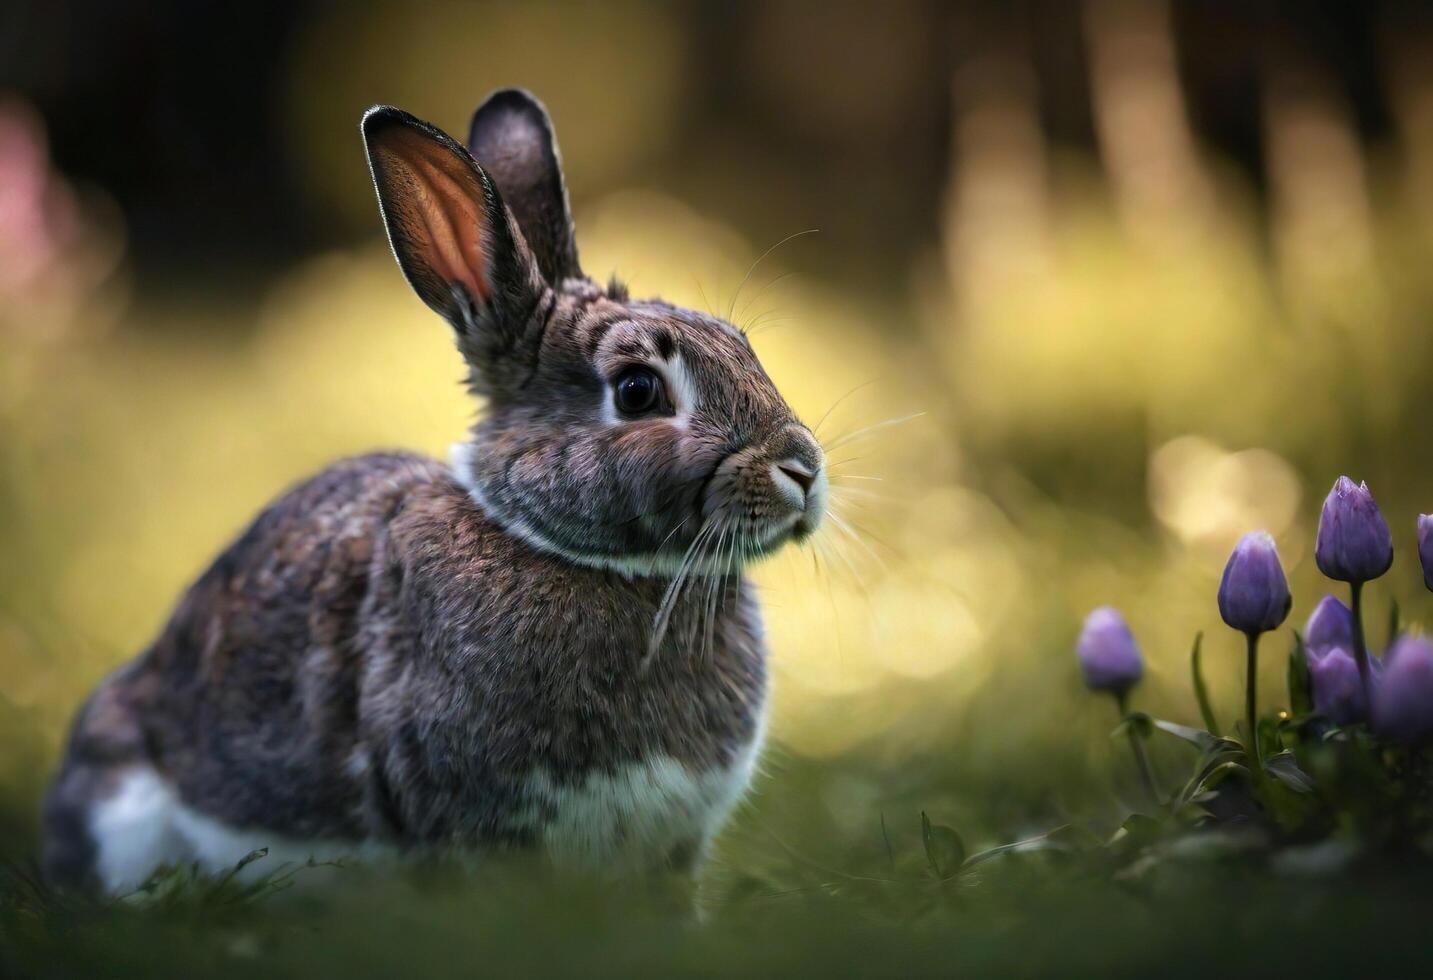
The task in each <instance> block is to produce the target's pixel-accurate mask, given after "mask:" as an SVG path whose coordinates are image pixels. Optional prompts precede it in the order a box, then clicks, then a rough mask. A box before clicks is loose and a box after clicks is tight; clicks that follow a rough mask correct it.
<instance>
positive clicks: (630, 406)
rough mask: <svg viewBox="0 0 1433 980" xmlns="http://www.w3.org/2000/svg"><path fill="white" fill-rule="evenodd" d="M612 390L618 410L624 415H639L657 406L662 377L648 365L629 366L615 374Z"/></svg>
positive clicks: (660, 393)
mask: <svg viewBox="0 0 1433 980" xmlns="http://www.w3.org/2000/svg"><path fill="white" fill-rule="evenodd" d="M613 392H614V397H615V399H616V401H617V409H618V411H620V412H622V413H623V414H624V415H640V414H641V413H643V412H650V411H651V410H652V409H654V408H656V407H657V403H658V402H659V401H660V400H661V396H662V379H661V378H659V377H658V376H657V372H656V371H653V370H652V369H651V368H649V367H630V368H628V369H627V370H625V371H623V372H622V373H621V374H619V375H618V376H617V381H616V383H615V384H614V385H613Z"/></svg>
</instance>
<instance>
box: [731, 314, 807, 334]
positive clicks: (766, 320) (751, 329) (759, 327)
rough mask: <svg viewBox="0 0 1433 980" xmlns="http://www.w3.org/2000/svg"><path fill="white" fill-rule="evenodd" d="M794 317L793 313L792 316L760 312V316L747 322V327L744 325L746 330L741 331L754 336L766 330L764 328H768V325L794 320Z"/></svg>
mask: <svg viewBox="0 0 1433 980" xmlns="http://www.w3.org/2000/svg"><path fill="white" fill-rule="evenodd" d="M795 319H796V317H795V316H794V315H793V316H768V315H766V314H762V315H761V316H759V317H757V318H756V319H755V320H753V321H752V322H751V323H750V324H748V325H747V327H746V330H745V331H743V332H744V333H745V334H746V335H747V336H748V337H754V336H756V335H757V334H759V333H761V332H762V331H763V330H766V329H767V328H769V327H773V326H775V325H777V324H778V323H788V322H790V321H792V320H795Z"/></svg>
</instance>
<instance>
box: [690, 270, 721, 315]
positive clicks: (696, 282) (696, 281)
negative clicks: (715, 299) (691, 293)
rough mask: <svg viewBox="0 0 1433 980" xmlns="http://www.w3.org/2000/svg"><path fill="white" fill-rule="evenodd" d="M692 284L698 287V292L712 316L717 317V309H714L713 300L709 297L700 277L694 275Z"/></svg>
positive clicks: (703, 304)
mask: <svg viewBox="0 0 1433 980" xmlns="http://www.w3.org/2000/svg"><path fill="white" fill-rule="evenodd" d="M692 285H693V286H696V287H697V293H698V295H700V296H701V298H702V306H703V307H704V308H705V309H706V311H707V313H708V314H709V315H710V316H712V317H715V316H716V310H714V309H712V304H711V301H710V300H708V299H707V291H706V290H705V289H703V288H702V283H701V280H700V279H698V278H697V277H696V276H692Z"/></svg>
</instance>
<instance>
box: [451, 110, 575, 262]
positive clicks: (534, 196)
mask: <svg viewBox="0 0 1433 980" xmlns="http://www.w3.org/2000/svg"><path fill="white" fill-rule="evenodd" d="M468 152H469V153H471V154H472V155H473V159H475V160H477V161H478V163H479V164H481V165H482V167H483V169H484V170H486V171H487V172H488V173H489V174H491V175H492V178H493V181H494V182H495V183H496V184H497V185H498V190H499V191H500V192H501V193H502V196H503V200H504V201H506V202H507V206H508V207H509V208H510V209H511V210H512V213H513V217H514V218H516V219H517V224H518V227H519V228H521V229H522V235H523V238H525V239H526V240H527V244H528V247H529V248H531V249H532V254H533V257H534V258H535V259H536V260H537V266H538V268H539V269H541V270H542V275H543V278H545V279H546V280H547V281H548V282H549V283H550V284H551V285H553V286H554V287H557V288H561V287H562V280H564V279H567V278H569V277H574V276H581V275H582V270H581V268H580V267H579V266H578V264H577V241H576V238H575V236H574V234H573V229H572V212H571V209H570V208H569V207H568V203H567V186H566V184H564V183H563V180H562V159H561V157H560V156H559V155H558V152H557V140H556V138H554V136H553V135H552V121H551V120H550V119H549V118H548V116H547V110H546V109H544V108H543V106H542V103H541V102H539V101H537V99H535V98H534V97H533V96H532V94H531V93H529V92H526V91H524V90H522V89H519V88H508V89H501V90H499V91H497V92H494V93H493V94H492V95H490V96H488V99H487V101H486V102H484V103H483V104H482V105H481V106H480V107H479V108H478V111H477V112H476V113H474V114H473V125H472V128H471V129H470V130H469V131H468Z"/></svg>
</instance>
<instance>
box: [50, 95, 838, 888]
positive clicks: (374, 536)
mask: <svg viewBox="0 0 1433 980" xmlns="http://www.w3.org/2000/svg"><path fill="white" fill-rule="evenodd" d="M362 132H363V139H364V143H365V146H366V148H367V153H368V160H369V165H370V167H371V169H372V173H373V180H374V184H375V186H376V188H377V192H378V201H379V206H380V210H381V212H382V217H383V221H384V224H385V226H386V228H387V232H388V237H389V241H390V242H391V243H392V246H393V252H394V254H395V256H396V257H397V259H398V264H399V266H400V267H401V268H402V270H403V274H404V275H405V276H406V277H407V279H408V282H409V283H410V284H411V285H412V287H413V289H414V290H415V291H416V292H417V293H418V295H419V296H420V297H421V298H422V299H423V301H424V302H426V303H427V304H428V305H429V306H430V307H432V308H433V309H434V310H436V311H437V312H438V313H440V314H441V315H442V316H443V317H444V318H445V319H446V320H447V321H448V322H449V323H450V324H451V325H452V327H453V329H454V330H455V336H456V338H457V343H458V349H459V351H460V352H461V353H462V355H463V357H464V358H465V360H466V362H467V365H468V379H469V384H470V386H471V388H472V390H473V391H474V393H476V394H477V395H480V396H482V397H483V399H484V400H485V401H486V404H487V409H486V412H485V414H484V416H483V417H482V419H481V420H480V421H479V422H478V423H477V425H476V426H475V428H474V430H473V432H472V434H471V436H470V438H469V439H468V441H467V442H465V443H464V444H462V445H461V446H460V447H459V448H458V449H457V450H456V451H455V453H454V461H453V465H451V466H445V465H442V464H440V463H438V462H436V461H434V460H431V459H425V458H422V457H419V456H413V455H406V454H397V453H385V454H377V455H371V456H364V457H361V458H358V459H351V460H347V461H345V462H341V463H338V464H336V465H334V466H332V467H330V468H329V469H327V470H325V471H324V472H322V473H320V474H319V475H318V476H316V477H314V478H313V479H311V480H309V481H308V482H306V483H304V484H302V485H300V486H299V487H297V488H296V489H294V490H291V491H290V492H288V493H287V494H285V495H284V496H283V497H281V498H280V499H279V500H278V501H277V502H276V503H274V504H273V505H272V506H270V507H269V508H268V509H267V510H265V511H264V512H263V513H262V514H260V515H259V517H258V519H257V520H256V521H255V522H254V523H253V525H252V526H250V527H249V529H248V530H246V531H245V532H244V533H243V535H242V536H240V537H239V539H238V540H237V541H236V542H234V543H233V544H232V545H231V546H230V547H229V548H228V549H227V550H226V551H225V552H224V553H223V554H222V555H220V556H219V558H218V560H217V561H215V562H214V564H213V565H212V566H211V567H210V568H209V569H208V571H206V572H205V573H204V574H203V575H202V576H201V577H200V578H199V580H198V581H197V582H196V583H195V584H194V585H193V586H192V587H191V588H190V589H189V591H188V592H187V593H186V594H185V595H184V597H183V598H182V599H181V600H180V602H179V606H178V608H177V609H176V610H175V612H174V614H173V616H172V617H171V619H170V620H169V623H168V625H167V626H165V628H164V631H163V632H162V633H161V634H160V636H159V638H158V639H157V640H156V641H155V642H154V644H153V645H152V646H151V647H150V648H149V649H148V650H146V651H145V652H144V653H143V654H141V655H140V656H139V657H138V658H137V659H136V660H134V661H132V662H131V663H129V664H127V665H126V666H124V667H122V668H120V669H119V670H118V671H116V672H115V673H114V674H113V675H112V676H110V677H109V678H108V679H106V680H105V681H104V682H103V683H102V684H101V685H100V687H99V689H98V690H96V691H95V693H94V694H93V695H92V696H91V697H90V699H89V701H88V703H87V704H86V705H85V706H84V708H83V709H82V710H81V711H80V713H79V716H78V718H77V719H76V721H75V724H74V729H73V732H72V734H71V736H70V740H69V745H68V750H67V753H66V756H65V760H64V764H63V767H62V768H61V770H60V772H59V774H58V776H57V777H56V778H55V781H54V784H53V786H52V787H51V789H50V791H49V794H48V796H47V798H46V801H45V808H44V824H45V846H44V863H45V867H46V869H47V872H48V874H49V875H50V876H51V877H52V878H53V879H54V880H55V881H57V882H62V883H66V884H72V885H75V886H79V887H89V888H97V889H102V890H104V891H108V892H111V893H117V892H123V891H126V890H128V889H132V888H134V887H137V886H138V885H140V884H142V883H143V882H144V881H145V880H146V879H147V878H148V877H149V876H150V875H151V874H152V873H153V871H154V870H155V869H156V868H157V867H158V866H160V865H161V864H165V863H179V862H196V863H197V864H198V865H199V866H200V867H202V868H206V869H210V870H220V869H225V868H228V867H231V866H232V865H234V863H235V862H237V861H239V860H240V859H241V858H243V857H244V856H245V855H246V854H248V853H249V852H250V851H252V850H254V849H257V848H259V847H268V848H269V849H270V855H269V858H268V859H267V860H264V861H260V862H257V864H256V865H255V867H258V868H260V869H262V868H264V867H269V868H272V867H276V866H278V864H279V862H280V861H282V860H289V859H302V858H305V857H308V856H318V857H322V856H330V855H342V854H354V853H357V854H362V853H368V852H380V853H384V852H390V853H415V852H416V853H433V852H435V851H450V850H458V851H482V850H484V849H491V848H505V847H520V848H533V849H537V850H539V851H541V852H543V853H545V854H546V855H548V856H549V857H550V858H551V859H552V860H553V861H555V862H556V863H558V864H561V865H564V866H569V867H578V868H586V869H596V870H599V871H608V870H611V871H616V872H622V871H641V870H647V869H661V868H679V869H684V870H685V869H690V868H693V867H695V865H696V863H697V861H698V860H699V859H700V856H701V855H702V853H703V850H704V848H705V845H706V843H707V842H708V841H709V840H710V839H711V837H712V835H713V833H714V832H715V831H716V830H717V828H718V827H719V826H720V824H721V823H722V821H723V819H724V818H725V816H726V815H727V814H728V812H729V811H730V810H731V808H732V806H733V805H734V804H735V802H736V801H737V799H738V798H739V797H740V796H741V794H742V792H743V791H744V789H745V787H746V785H747V782H748V780H749V778H750V775H751V771H752V766H753V763H754V760H755V758H756V755H757V753H758V751H759V750H760V746H761V740H762V730H763V719H764V716H765V711H766V666H765V664H766V650H765V646H764V642H763V638H762V627H761V621H760V617H759V613H758V609H757V604H756V600H755V598H754V596H753V594H752V587H751V585H750V584H749V583H748V582H747V581H746V579H745V578H744V577H743V575H742V569H743V567H744V566H745V565H746V564H747V563H749V562H750V561H752V560H753V559H756V558H758V557H760V556H762V555H764V554H767V553H769V552H771V551H773V550H774V549H776V548H778V547H780V546H781V545H782V544H784V543H785V542H786V541H788V540H790V539H801V538H803V537H805V536H806V535H808V534H810V533H811V532H812V531H813V530H814V529H815V528H816V526H817V525H818V524H819V522H820V520H821V516H822V512H823V509H824V506H825V497H826V479H825V476H824V475H823V472H822V468H823V467H822V462H823V458H822V452H821V448H820V446H819V445H818V444H817V442H816V439H815V437H814V436H813V435H812V433H811V431H810V430H809V429H807V428H806V427H805V426H804V425H802V424H801V423H800V422H798V421H797V420H796V417H795V416H794V415H793V414H792V412H791V410H790V409H789V408H788V407H787V406H786V403H785V402H784V401H782V398H781V396H780V395H779V394H778V393H777V391H776V389H775V387H774V386H773V385H772V383H771V380H770V379H769V378H768V377H767V376H766V373H765V372H764V371H763V370H762V368H761V365H760V363H758V361H757V359H756V355H755V354H754V353H753V352H752V349H751V345H750V344H749V343H747V340H746V337H745V336H743V334H742V333H741V332H740V331H739V330H737V329H736V328H734V327H733V326H732V325H731V324H729V323H726V322H724V321H722V320H720V319H717V318H715V317H712V316H707V315H704V314H701V313H696V312H693V311H691V310H685V309H680V308H677V307H674V306H671V305H669V304H667V303H663V302H661V301H658V300H642V301H636V300H631V299H629V298H628V297H627V295H626V293H625V291H624V290H623V289H622V288H621V287H620V286H618V285H616V283H615V282H614V283H613V284H611V285H608V286H607V287H606V288H602V287H600V286H598V285H596V284H595V283H594V282H593V281H592V280H590V279H588V278H586V277H585V276H584V275H583V273H582V271H581V270H580V269H579V267H578V264H577V250H576V246H575V244H574V240H573V230H572V222H571V218H570V216H569V211H568V204H567V192H566V190H565V188H564V185H563V180H562V172H561V168H560V164H559V160H558V154H557V147H556V145H555V143H554V141H553V136H552V130H551V127H550V123H549V121H548V117H547V114H546V112H545V111H544V110H543V108H542V106H541V105H540V104H539V103H538V102H537V101H536V100H535V99H534V98H532V96H530V95H528V94H527V93H525V92H521V91H517V90H506V91H501V92H498V93H496V94H495V95H493V96H492V97H491V98H489V99H488V101H487V102H486V103H485V104H484V105H483V106H482V108H480V109H479V110H478V112H477V114H476V115H475V117H474V119H473V126H472V135H471V138H470V140H469V145H468V148H467V149H464V148H463V147H462V146H460V145H458V144H457V143H456V142H454V141H453V140H452V139H450V138H449V137H448V136H446V135H445V134H443V133H442V132H440V131H439V130H437V129H435V128H433V127H432V126H430V125H428V124H426V123H423V122H420V121H419V120H417V119H414V118H413V117H412V116H409V115H407V114H406V113H403V112H400V111H399V110H397V109H393V108H389V107H386V106H380V107H376V108H373V109H370V110H369V111H368V113H367V114H366V115H365V116H364V117H363V124H362ZM475 160H476V161H479V162H475Z"/></svg>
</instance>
